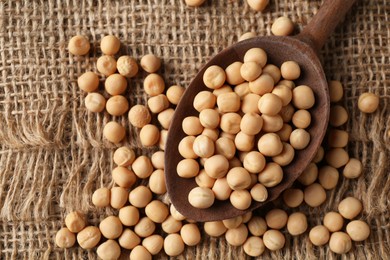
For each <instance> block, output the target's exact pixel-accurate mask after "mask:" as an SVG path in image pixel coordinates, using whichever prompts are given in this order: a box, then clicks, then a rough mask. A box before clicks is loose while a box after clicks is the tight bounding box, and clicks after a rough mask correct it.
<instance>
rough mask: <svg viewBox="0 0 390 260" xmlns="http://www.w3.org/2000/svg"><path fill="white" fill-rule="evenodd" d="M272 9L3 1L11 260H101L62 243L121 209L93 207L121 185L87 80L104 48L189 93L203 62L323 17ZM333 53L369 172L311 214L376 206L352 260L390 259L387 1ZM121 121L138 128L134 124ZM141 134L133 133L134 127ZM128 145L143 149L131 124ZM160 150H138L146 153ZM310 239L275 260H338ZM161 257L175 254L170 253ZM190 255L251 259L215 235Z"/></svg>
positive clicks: (2, 187)
mask: <svg viewBox="0 0 390 260" xmlns="http://www.w3.org/2000/svg"><path fill="white" fill-rule="evenodd" d="M270 2H271V3H270V6H269V7H268V8H267V9H266V11H265V12H264V13H256V12H253V11H251V10H250V9H249V7H248V6H247V4H246V3H245V2H244V0H229V1H224V0H217V1H212V0H208V1H207V3H206V4H205V5H204V6H203V7H202V8H197V9H194V8H188V7H186V6H185V5H184V3H183V1H181V0H142V1H115V2H114V1H113V2H110V1H76V0H69V1H53V0H50V1H11V0H9V1H1V3H0V75H1V76H0V77H1V79H0V147H1V151H0V259H46V258H60V259H62V258H66V259H81V258H84V259H87V258H88V259H89V258H91V259H93V258H96V254H95V250H90V251H85V250H82V249H80V248H79V247H73V248H71V249H68V250H63V249H59V248H57V247H55V245H54V243H53V237H54V235H55V233H56V231H57V230H58V229H59V228H60V227H61V226H62V225H63V219H64V216H65V214H66V213H68V212H70V211H72V210H76V209H78V210H82V211H84V212H87V213H88V216H89V218H90V223H92V224H97V223H98V222H99V220H100V219H103V218H104V217H105V216H106V215H107V214H109V213H110V212H112V210H111V209H103V210H96V209H95V208H94V207H93V205H92V203H91V200H90V196H91V194H92V192H93V191H94V190H95V189H96V188H99V187H102V186H109V185H112V181H111V177H110V170H111V169H112V168H113V167H114V165H113V162H112V160H111V159H110V158H111V157H112V154H113V151H114V149H115V146H114V145H112V144H110V143H108V142H106V141H105V140H103V138H102V129H103V126H104V124H105V123H107V122H108V121H110V120H112V118H111V116H109V115H108V114H107V113H101V114H94V113H89V112H87V111H86V109H85V107H84V104H83V102H84V97H85V93H83V92H82V91H80V90H79V89H78V87H77V84H76V80H77V77H78V76H79V75H80V74H81V73H82V72H84V71H86V70H91V69H92V70H96V69H95V64H96V59H97V57H98V56H99V55H100V50H99V40H100V39H101V38H102V37H103V36H104V35H107V34H115V35H117V36H119V37H120V39H121V41H122V43H123V44H122V50H121V51H122V53H127V54H129V55H132V56H134V57H136V58H137V59H140V57H141V56H142V55H144V54H147V53H150V52H152V53H155V54H156V55H158V56H159V57H161V58H162V59H163V63H164V67H163V69H162V71H161V73H162V75H163V77H164V78H165V80H166V83H167V85H173V84H180V85H182V86H187V85H188V83H189V82H190V80H191V79H192V78H193V77H194V75H195V74H196V72H197V69H199V68H200V67H201V66H202V64H204V63H205V61H207V60H208V59H210V58H211V57H212V56H213V55H214V54H216V53H217V52H219V51H220V50H222V48H224V47H227V46H228V45H230V44H232V43H234V42H236V41H237V39H238V37H239V36H240V35H241V34H243V33H245V32H248V31H254V32H256V33H257V34H258V35H269V34H270V26H271V24H272V21H273V20H274V19H275V18H277V17H279V16H282V15H286V16H289V17H290V18H291V19H292V20H293V21H294V22H295V23H296V24H297V31H298V30H299V29H301V28H302V26H304V25H305V24H306V23H307V22H308V20H309V19H310V17H312V16H313V14H314V13H315V12H316V11H317V10H318V8H319V6H320V3H321V1H309V0H297V1H289V0H271V1H270ZM357 2H358V3H357V4H356V6H355V7H354V8H353V9H352V11H351V12H350V13H349V15H348V16H347V17H346V21H345V23H344V25H342V26H340V27H339V28H338V29H337V31H336V32H335V33H334V34H333V36H332V37H331V38H330V39H329V41H328V43H327V45H326V46H325V48H324V50H323V52H322V54H323V64H324V67H325V72H326V75H327V77H328V78H329V79H337V80H341V81H342V83H343V84H344V87H345V97H344V99H343V104H344V105H345V106H346V107H347V108H348V112H349V115H350V119H349V121H348V124H347V126H346V128H347V130H348V131H349V133H350V141H351V142H350V144H349V145H348V151H349V153H350V155H351V156H353V157H357V158H360V159H361V160H362V162H363V164H364V176H363V177H361V178H359V179H358V180H346V179H344V178H341V180H340V181H339V184H338V186H337V188H336V189H334V190H332V191H330V192H328V193H327V195H328V199H327V201H326V203H325V204H324V205H322V206H321V207H319V208H316V209H310V208H307V207H305V206H302V207H301V208H300V210H302V211H304V212H305V213H306V214H307V216H308V220H309V225H310V226H314V225H316V224H319V223H320V222H321V218H322V217H323V216H324V214H325V213H326V212H327V211H330V210H336V209H337V204H338V202H339V201H340V200H341V199H342V198H343V197H345V196H347V195H353V196H356V197H358V198H360V199H361V200H362V201H363V204H364V213H363V215H362V218H363V219H365V220H367V221H368V222H369V223H370V225H371V229H372V234H371V236H370V238H369V239H368V240H367V241H366V242H361V243H354V246H353V249H352V251H351V252H350V253H348V254H347V255H346V258H347V259H353V258H355V259H365V258H367V259H386V258H388V257H389V255H390V248H389V247H390V245H389V244H390V225H389V221H390V217H389V212H388V210H389V206H390V203H389V201H390V199H389V193H390V179H389V178H388V177H389V169H390V163H389V159H390V158H389V157H390V153H389V147H390V138H389V136H388V131H389V128H390V119H389V114H390V107H389V106H390V104H389V103H390V93H389V92H390V43H389V37H390V15H389V14H390V6H389V5H388V3H387V2H386V1H385V0H361V1H357ZM77 33H78V34H84V35H86V36H88V38H89V39H90V41H91V44H92V50H91V52H90V54H89V56H87V57H75V56H72V55H70V54H69V53H68V51H67V47H66V46H67V42H68V40H69V39H70V38H71V37H72V36H73V35H75V34H77ZM144 76H145V75H144V74H142V73H141V74H140V75H139V76H138V78H137V79H135V80H131V81H130V88H129V89H130V90H129V91H128V94H127V97H128V98H129V100H130V104H131V105H134V104H136V103H144V102H145V101H146V95H145V94H144V92H143V90H142V78H143V77H144ZM365 91H371V92H374V93H376V94H378V95H379V96H380V97H381V103H380V109H379V110H378V111H377V112H376V113H374V114H373V115H364V114H362V113H360V112H359V110H358V109H357V105H356V104H357V99H358V96H359V95H360V94H361V93H362V92H365ZM115 120H117V121H119V122H121V123H122V124H124V125H126V126H128V125H129V124H128V121H127V118H126V117H123V118H122V117H120V118H115ZM128 129H129V127H128ZM129 131H130V132H129V135H128V139H127V143H128V144H129V145H130V146H132V147H136V146H137V144H138V143H137V139H136V137H137V132H136V131H135V130H133V129H132V128H130V130H129ZM142 152H144V153H148V152H150V151H149V150H145V149H144V150H141V149H137V153H138V154H141V153H142ZM307 236H308V235H307V233H305V234H304V235H302V236H299V237H297V238H292V237H291V236H289V235H287V241H286V246H285V248H284V249H283V250H281V251H278V252H275V253H270V252H268V251H267V252H266V253H265V254H264V256H265V257H266V258H269V257H272V258H275V259H288V258H297V259H306V258H317V257H321V258H325V257H326V258H336V256H335V255H334V254H332V253H330V252H329V248H328V246H324V247H319V248H318V247H313V246H312V245H311V244H310V242H308V239H307ZM160 257H161V258H166V255H165V254H163V253H161V254H160ZM179 258H180V259H243V258H245V254H244V252H243V250H242V248H241V247H238V248H235V247H231V246H229V245H228V244H227V243H226V241H225V240H224V239H223V238H222V239H215V238H209V237H208V236H204V239H203V240H202V243H201V244H200V245H198V246H196V247H188V248H187V249H186V251H185V252H184V253H183V255H182V256H180V257H179Z"/></svg>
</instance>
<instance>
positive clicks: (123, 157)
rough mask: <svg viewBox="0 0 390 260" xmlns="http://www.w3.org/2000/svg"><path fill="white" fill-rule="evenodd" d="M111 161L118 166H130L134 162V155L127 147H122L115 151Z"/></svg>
mask: <svg viewBox="0 0 390 260" xmlns="http://www.w3.org/2000/svg"><path fill="white" fill-rule="evenodd" d="M113 160H114V162H115V163H116V164H117V165H118V166H130V165H131V164H132V163H133V162H134V160H135V153H134V151H133V150H132V149H130V148H129V147H126V146H122V147H119V148H118V149H116V150H115V152H114V156H113Z"/></svg>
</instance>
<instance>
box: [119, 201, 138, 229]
mask: <svg viewBox="0 0 390 260" xmlns="http://www.w3.org/2000/svg"><path fill="white" fill-rule="evenodd" d="M118 217H119V220H120V221H121V222H122V224H123V225H124V226H128V227H131V226H134V225H135V224H137V223H138V221H139V211H138V209H137V208H136V207H134V206H126V207H123V208H121V209H120V210H119V213H118Z"/></svg>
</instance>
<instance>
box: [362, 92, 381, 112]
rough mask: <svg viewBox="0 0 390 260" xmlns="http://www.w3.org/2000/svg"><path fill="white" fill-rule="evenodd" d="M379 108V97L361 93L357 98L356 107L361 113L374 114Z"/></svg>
mask: <svg viewBox="0 0 390 260" xmlns="http://www.w3.org/2000/svg"><path fill="white" fill-rule="evenodd" d="M378 106H379V97H378V96H377V95H375V94H374V93H368V92H366V93H363V94H361V95H360V96H359V100H358V107H359V109H360V111H362V112H363V113H367V114H370V113H374V112H375V111H376V110H377V109H378Z"/></svg>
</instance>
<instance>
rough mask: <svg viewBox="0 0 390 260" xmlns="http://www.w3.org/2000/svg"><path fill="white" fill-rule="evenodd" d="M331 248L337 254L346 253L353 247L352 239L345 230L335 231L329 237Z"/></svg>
mask: <svg viewBox="0 0 390 260" xmlns="http://www.w3.org/2000/svg"><path fill="white" fill-rule="evenodd" d="M329 248H330V250H331V251H332V252H334V253H336V254H346V253H348V252H349V251H350V250H351V248H352V241H351V238H350V237H349V236H348V234H346V233H344V232H340V231H338V232H334V233H332V235H331V236H330V239H329Z"/></svg>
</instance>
